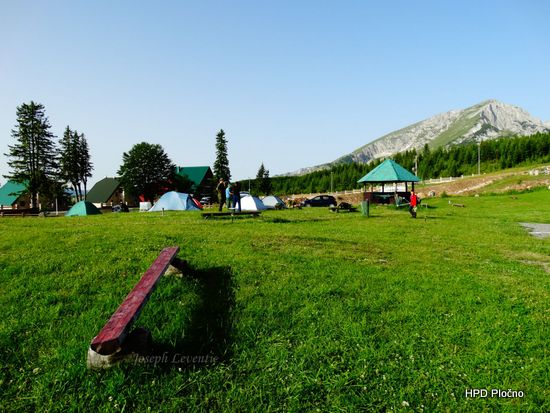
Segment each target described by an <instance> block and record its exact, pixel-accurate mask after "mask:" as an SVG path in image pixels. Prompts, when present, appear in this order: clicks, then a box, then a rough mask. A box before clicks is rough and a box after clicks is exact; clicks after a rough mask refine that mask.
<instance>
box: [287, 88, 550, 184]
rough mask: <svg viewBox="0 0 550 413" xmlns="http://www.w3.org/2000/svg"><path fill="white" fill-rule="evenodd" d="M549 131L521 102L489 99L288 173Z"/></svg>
mask: <svg viewBox="0 0 550 413" xmlns="http://www.w3.org/2000/svg"><path fill="white" fill-rule="evenodd" d="M549 131H550V122H545V123H544V122H542V121H541V120H540V119H537V118H535V117H533V116H531V115H530V114H529V113H528V112H527V111H525V110H524V109H522V108H521V107H519V106H514V105H510V104H507V103H503V102H500V101H498V100H495V99H489V100H485V101H483V102H481V103H478V104H476V105H473V106H470V107H468V108H466V109H459V110H450V111H448V112H444V113H439V114H437V115H434V116H432V117H430V118H428V119H424V120H422V121H419V122H416V123H413V124H412V125H409V126H406V127H404V128H401V129H398V130H396V131H393V132H390V133H388V134H386V135H383V136H381V137H380V138H377V139H375V140H373V141H371V142H369V143H367V144H365V145H363V146H361V147H359V148H357V149H356V150H354V151H353V152H351V153H349V154H346V155H343V156H340V157H338V158H337V159H335V160H334V161H332V162H328V163H325V164H321V165H317V166H313V167H307V168H302V169H300V170H298V171H295V172H291V173H288V174H285V175H286V176H289V175H303V174H306V173H310V172H314V171H317V170H321V169H327V168H330V167H331V166H333V165H336V164H339V163H351V162H358V163H366V162H369V161H371V160H374V159H379V158H385V157H389V156H392V155H394V154H396V153H398V152H403V151H407V150H412V149H417V150H419V149H421V148H423V147H424V145H425V144H428V145H429V146H430V147H431V148H437V147H440V146H452V145H459V144H463V143H468V142H480V141H482V140H487V139H497V138H501V137H506V136H517V135H521V136H526V135H532V134H534V133H537V132H549Z"/></svg>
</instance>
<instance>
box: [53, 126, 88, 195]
mask: <svg viewBox="0 0 550 413" xmlns="http://www.w3.org/2000/svg"><path fill="white" fill-rule="evenodd" d="M60 144H61V156H60V175H61V178H62V179H63V180H64V181H65V182H69V183H70V184H71V186H72V187H73V190H74V193H75V197H76V200H77V201H81V200H83V199H86V189H87V188H86V187H87V182H88V178H90V177H91V176H92V169H93V165H92V163H91V161H90V150H89V147H88V142H87V141H86V137H85V136H84V134H83V133H82V134H79V133H78V132H77V131H76V130H75V131H72V130H71V128H70V127H69V126H67V127H66V128H65V133H64V134H63V138H62V139H61V142H60ZM82 185H84V191H82Z"/></svg>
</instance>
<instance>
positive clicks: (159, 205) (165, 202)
mask: <svg viewBox="0 0 550 413" xmlns="http://www.w3.org/2000/svg"><path fill="white" fill-rule="evenodd" d="M163 209H164V210H165V211H198V210H199V207H197V205H196V204H195V202H194V201H193V198H191V195H189V194H182V193H180V192H176V191H171V192H166V193H165V194H164V195H163V196H161V197H160V198H159V200H158V201H157V202H156V203H155V205H154V206H153V208H151V209H150V210H149V212H160V211H162V210H163Z"/></svg>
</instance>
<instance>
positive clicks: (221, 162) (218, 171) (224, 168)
mask: <svg viewBox="0 0 550 413" xmlns="http://www.w3.org/2000/svg"><path fill="white" fill-rule="evenodd" d="M220 178H223V180H224V181H226V182H229V181H230V180H231V172H230V171H229V160H228V159H227V139H226V138H225V132H224V131H223V129H220V131H219V132H218V134H217V135H216V161H215V162H214V179H215V180H216V181H218V180H219V179H220Z"/></svg>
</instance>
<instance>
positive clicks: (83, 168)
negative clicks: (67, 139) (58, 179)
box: [75, 131, 94, 199]
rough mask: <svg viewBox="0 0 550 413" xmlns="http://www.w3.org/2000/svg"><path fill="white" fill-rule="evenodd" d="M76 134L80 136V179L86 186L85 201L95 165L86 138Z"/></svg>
mask: <svg viewBox="0 0 550 413" xmlns="http://www.w3.org/2000/svg"><path fill="white" fill-rule="evenodd" d="M75 134H76V135H77V136H78V179H79V181H80V182H82V184H83V185H84V199H86V197H87V186H88V178H91V176H92V170H93V169H94V165H93V164H92V161H91V157H90V148H89V147H88V141H87V140H86V137H85V136H84V134H83V133H82V134H80V136H79V135H78V134H77V133H76V131H75ZM81 196H82V193H81Z"/></svg>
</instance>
